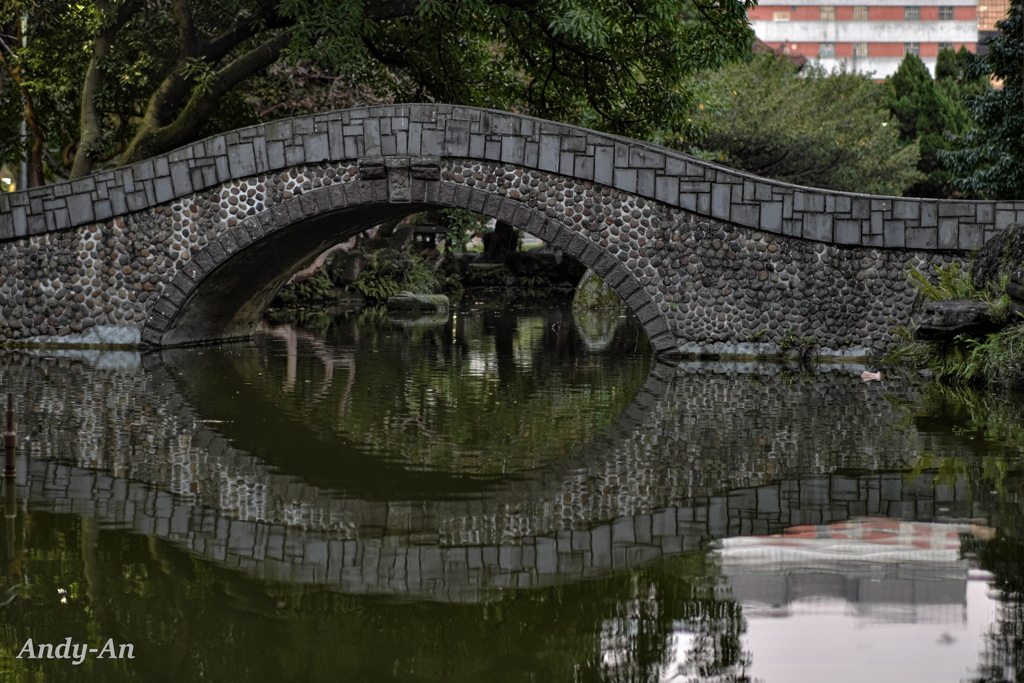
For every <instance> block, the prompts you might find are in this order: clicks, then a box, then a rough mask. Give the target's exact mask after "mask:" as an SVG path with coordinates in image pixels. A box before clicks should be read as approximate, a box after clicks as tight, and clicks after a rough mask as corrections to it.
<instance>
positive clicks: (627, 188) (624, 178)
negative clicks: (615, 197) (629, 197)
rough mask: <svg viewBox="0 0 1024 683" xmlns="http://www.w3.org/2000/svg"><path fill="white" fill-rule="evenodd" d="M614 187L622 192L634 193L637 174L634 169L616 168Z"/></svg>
mask: <svg viewBox="0 0 1024 683" xmlns="http://www.w3.org/2000/svg"><path fill="white" fill-rule="evenodd" d="M614 185H615V187H617V188H618V189H620V190H623V191H624V192H636V188H637V172H636V169H635V168H616V169H615V181H614Z"/></svg>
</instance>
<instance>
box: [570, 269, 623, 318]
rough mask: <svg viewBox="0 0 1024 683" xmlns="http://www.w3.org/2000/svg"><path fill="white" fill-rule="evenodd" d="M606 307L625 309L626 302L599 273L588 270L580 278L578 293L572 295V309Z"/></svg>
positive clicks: (618, 309)
mask: <svg viewBox="0 0 1024 683" xmlns="http://www.w3.org/2000/svg"><path fill="white" fill-rule="evenodd" d="M605 308H608V309H613V310H616V311H620V310H621V311H625V309H626V302H624V301H623V300H622V297H620V296H619V294H618V292H616V291H615V290H614V289H612V288H611V287H609V286H608V285H607V284H606V283H605V281H604V280H602V279H601V278H600V277H599V276H598V275H597V273H595V272H594V271H592V270H588V271H587V272H586V273H584V274H583V277H582V278H580V283H579V284H578V285H576V294H574V295H573V297H572V309H573V310H574V311H578V310H598V309H605Z"/></svg>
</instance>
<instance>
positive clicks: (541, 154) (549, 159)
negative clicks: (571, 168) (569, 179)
mask: <svg viewBox="0 0 1024 683" xmlns="http://www.w3.org/2000/svg"><path fill="white" fill-rule="evenodd" d="M539 145H540V147H539V149H538V158H537V168H539V169H540V170H542V171H550V172H551V173H558V162H559V159H560V156H561V151H560V150H559V148H558V138H557V137H556V136H554V135H541V136H540V142H539Z"/></svg>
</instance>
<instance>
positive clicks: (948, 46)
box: [939, 43, 953, 52]
mask: <svg viewBox="0 0 1024 683" xmlns="http://www.w3.org/2000/svg"><path fill="white" fill-rule="evenodd" d="M952 49H953V43H939V52H942V51H943V50H952Z"/></svg>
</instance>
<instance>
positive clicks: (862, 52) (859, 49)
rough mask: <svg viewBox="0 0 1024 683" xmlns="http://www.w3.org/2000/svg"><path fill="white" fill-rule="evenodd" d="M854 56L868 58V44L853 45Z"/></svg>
mask: <svg viewBox="0 0 1024 683" xmlns="http://www.w3.org/2000/svg"><path fill="white" fill-rule="evenodd" d="M853 56H854V57H867V56H868V44H867V43H854V44H853Z"/></svg>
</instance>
